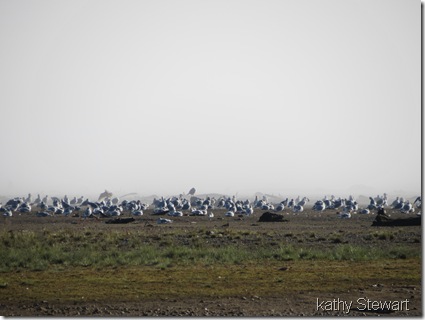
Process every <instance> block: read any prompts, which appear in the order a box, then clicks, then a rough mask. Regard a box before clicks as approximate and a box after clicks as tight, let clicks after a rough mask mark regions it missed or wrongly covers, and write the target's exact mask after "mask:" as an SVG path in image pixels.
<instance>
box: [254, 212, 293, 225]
mask: <svg viewBox="0 0 425 320" xmlns="http://www.w3.org/2000/svg"><path fill="white" fill-rule="evenodd" d="M287 221H288V220H285V219H284V216H283V215H281V214H278V213H273V212H268V211H267V212H264V213H263V214H262V215H261V217H260V219H258V222H287Z"/></svg>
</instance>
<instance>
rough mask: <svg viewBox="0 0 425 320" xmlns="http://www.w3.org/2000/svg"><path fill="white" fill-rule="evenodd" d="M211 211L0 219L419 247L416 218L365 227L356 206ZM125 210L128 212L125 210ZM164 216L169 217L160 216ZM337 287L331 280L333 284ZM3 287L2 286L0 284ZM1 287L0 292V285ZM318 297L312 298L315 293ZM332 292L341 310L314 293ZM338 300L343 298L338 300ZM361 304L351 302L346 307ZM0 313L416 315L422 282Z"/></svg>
mask: <svg viewBox="0 0 425 320" xmlns="http://www.w3.org/2000/svg"><path fill="white" fill-rule="evenodd" d="M213 212H214V215H215V217H214V218H212V219H208V218H207V217H195V216H183V217H172V218H170V219H172V220H173V223H171V224H166V225H159V224H157V223H156V220H157V219H158V216H154V215H152V214H151V213H152V211H151V210H147V211H146V212H145V214H144V215H143V216H142V217H136V218H135V219H136V220H135V221H134V222H132V223H128V224H106V223H105V221H106V220H107V219H100V220H96V219H86V220H82V219H80V218H78V217H62V216H54V217H46V218H39V217H35V216H34V215H27V214H22V215H15V216H13V217H11V218H2V219H0V230H1V231H3V230H4V231H9V230H34V231H43V230H49V231H51V232H54V231H55V230H64V229H68V230H73V229H76V230H77V229H88V230H90V229H96V230H105V231H107V230H122V231H131V230H143V233H144V234H145V235H146V239H147V241H158V240H160V239H161V237H162V236H163V235H165V234H167V233H170V232H172V231H175V230H183V231H188V232H190V231H196V230H203V231H205V232H208V231H209V230H214V231H216V232H217V230H218V231H220V230H233V231H235V232H237V231H247V232H252V233H256V234H260V235H261V236H262V239H261V245H264V243H266V244H269V245H276V243H282V242H283V243H288V244H293V245H294V246H295V245H302V246H303V247H314V248H322V247H323V248H332V247H334V246H335V245H337V244H339V243H347V244H353V245H362V246H367V247H382V248H384V247H386V248H388V247H391V246H394V245H400V244H401V245H407V246H411V247H412V248H416V249H417V250H421V248H422V229H421V227H420V226H409V227H372V226H371V225H372V221H373V220H374V218H375V215H374V214H370V215H360V214H355V215H353V216H352V218H351V219H340V218H339V217H338V215H337V214H336V212H335V211H326V212H324V213H317V212H314V211H312V210H309V209H307V210H305V211H304V212H303V213H297V214H293V213H292V212H288V211H285V213H284V215H285V219H287V221H286V222H274V223H273V222H258V218H259V217H260V216H261V214H262V213H263V212H264V211H261V210H256V211H255V213H254V215H252V216H250V217H246V216H235V217H232V218H229V217H225V216H224V211H223V210H213ZM387 213H388V214H389V215H390V216H391V217H392V218H407V217H411V216H414V215H412V214H410V215H405V214H401V213H398V212H395V211H392V210H387ZM127 215H128V213H127ZM167 218H169V217H167ZM175 241H176V242H177V243H180V244H182V245H185V244H187V239H185V238H184V237H178V238H177V239H175ZM209 241H210V242H211V245H213V246H225V245H226V244H228V243H236V244H238V243H241V242H243V244H244V245H250V246H255V245H259V244H260V243H259V241H258V239H257V240H256V239H252V238H249V237H233V238H231V239H228V238H226V239H223V238H220V237H214V238H210V239H209ZM336 289H337V288H336ZM3 292H4V291H3ZM0 293H1V292H0ZM2 296H3V295H2ZM363 298H367V299H371V301H373V300H379V301H382V300H392V301H395V300H397V301H402V300H406V299H408V300H409V302H408V305H405V308H404V310H401V311H395V312H391V313H382V312H378V311H373V310H372V311H371V310H369V311H367V310H363V309H362V308H361V307H362V305H361V304H359V301H360V302H362V301H364V300H357V299H363ZM318 299H319V300H318ZM333 299H339V301H353V305H352V308H351V310H350V312H349V313H348V314H346V313H344V312H343V310H341V306H342V304H340V308H339V310H335V308H334V310H333V311H327V310H323V309H322V308H321V307H318V304H319V303H320V302H321V301H325V300H326V301H329V300H333ZM341 303H342V302H341ZM355 307H357V308H359V309H360V310H354V309H353V308H355ZM0 315H4V316H44V315H51V316H199V317H200V316H299V315H305V316H330V315H351V316H361V315H366V316H369V315H370V316H376V315H385V316H421V315H422V285H421V283H420V282H417V283H413V284H412V283H409V284H403V283H397V282H395V281H393V280H388V281H385V279H383V280H382V279H381V281H380V282H379V283H374V282H370V283H364V284H363V285H361V286H358V285H356V286H353V287H352V288H350V290H348V291H347V292H340V291H338V290H335V292H329V293H327V294H325V295H323V296H321V297H318V296H317V292H309V291H308V290H303V291H296V290H295V291H294V290H288V294H284V295H281V294H280V295H278V296H276V295H273V294H272V293H270V294H268V295H267V296H256V295H252V294H249V293H246V294H244V295H240V296H236V297H235V296H232V297H207V298H194V297H191V298H180V297H178V296H176V297H174V298H164V299H143V300H141V301H139V302H134V301H131V302H126V301H125V298H123V299H118V301H117V300H114V301H79V302H73V303H66V304H64V303H63V302H60V301H44V300H40V301H38V300H37V301H35V300H31V301H5V300H3V301H0Z"/></svg>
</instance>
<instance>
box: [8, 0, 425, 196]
mask: <svg viewBox="0 0 425 320" xmlns="http://www.w3.org/2000/svg"><path fill="white" fill-rule="evenodd" d="M0 43H1V50H0V110H1V118H0V119H1V124H0V148H1V157H0V177H1V180H0V194H2V195H13V196H24V195H26V194H28V193H29V192H31V193H33V194H34V195H35V194H37V193H41V194H49V195H54V194H58V195H63V194H68V195H69V196H70V195H84V194H99V193H100V192H102V191H104V190H105V189H107V190H109V191H112V192H113V193H114V194H117V195H119V194H125V193H127V192H137V193H138V194H140V195H151V194H179V193H183V192H188V190H189V189H190V188H191V187H195V188H196V189H197V192H198V193H212V192H216V193H225V194H236V193H238V194H250V193H255V192H257V191H260V192H264V193H270V194H279V195H287V194H294V193H295V194H296V193H299V194H312V193H313V194H330V193H332V194H335V195H339V194H345V193H350V192H355V193H362V192H364V193H366V194H368V193H369V192H372V193H374V194H373V195H376V193H380V194H382V193H383V192H387V193H389V194H394V193H396V192H407V193H413V194H420V192H421V174H422V171H421V3H420V2H419V1H413V0H390V1H387V0H385V1H384V0H382V1H377V0H358V1H351V0H350V1H341V0H326V1H323V0H321V1H317V0H304V1H298V0H293V1H292V0H276V1H272V0H261V1H260V0H258V1H250V0H226V1H224V0H223V1H220V0H214V1H212V0H201V1H199V0H196V1H195V0H193V1H189V0H179V1H171V0H169V1H167V0H159V1H158V0H155V1H154V0H141V1H139V0H137V1H136V0H134V1H132V0H120V1H105V0H99V1H93V0H90V1H86V0H84V1H75V0H72V1H67V0H64V1H54V0H51V1H46V0H38V1H26V0H18V1H12V0H1V1H0Z"/></svg>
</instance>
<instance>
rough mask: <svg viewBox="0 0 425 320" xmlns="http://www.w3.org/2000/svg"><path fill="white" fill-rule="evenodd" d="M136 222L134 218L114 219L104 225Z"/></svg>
mask: <svg viewBox="0 0 425 320" xmlns="http://www.w3.org/2000/svg"><path fill="white" fill-rule="evenodd" d="M133 221H136V220H135V219H134V218H115V219H110V220H107V221H105V223H130V222H133Z"/></svg>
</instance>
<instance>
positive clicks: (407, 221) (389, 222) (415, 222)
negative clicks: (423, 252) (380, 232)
mask: <svg viewBox="0 0 425 320" xmlns="http://www.w3.org/2000/svg"><path fill="white" fill-rule="evenodd" d="M420 225H421V216H417V217H411V218H402V219H391V218H384V219H380V218H379V216H377V217H376V219H375V220H374V221H373V223H372V226H374V227H393V226H397V227H400V226H420Z"/></svg>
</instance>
